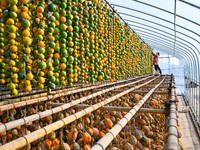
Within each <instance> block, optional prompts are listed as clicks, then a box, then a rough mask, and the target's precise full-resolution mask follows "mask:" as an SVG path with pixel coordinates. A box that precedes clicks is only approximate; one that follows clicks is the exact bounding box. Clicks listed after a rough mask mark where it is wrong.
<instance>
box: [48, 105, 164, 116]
mask: <svg viewBox="0 0 200 150" xmlns="http://www.w3.org/2000/svg"><path fill="white" fill-rule="evenodd" d="M63 104H64V103H51V102H49V103H47V105H48V106H52V107H58V106H62V105H63ZM89 106H91V105H85V104H80V105H75V106H73V107H74V108H78V109H84V108H87V107H89ZM131 109H132V108H131V107H117V106H103V107H101V108H99V110H109V111H125V112H128V111H130V110H131ZM138 112H139V113H155V114H165V112H166V110H165V109H152V108H140V109H139V110H138Z"/></svg>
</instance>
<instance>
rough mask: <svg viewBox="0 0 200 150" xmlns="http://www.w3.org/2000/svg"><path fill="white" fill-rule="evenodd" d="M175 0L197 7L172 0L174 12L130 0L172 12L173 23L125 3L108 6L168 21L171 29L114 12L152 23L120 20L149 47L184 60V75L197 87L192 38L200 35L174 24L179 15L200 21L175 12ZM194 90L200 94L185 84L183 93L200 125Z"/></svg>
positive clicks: (198, 53) (197, 53) (199, 55)
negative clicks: (177, 28) (187, 88)
mask: <svg viewBox="0 0 200 150" xmlns="http://www.w3.org/2000/svg"><path fill="white" fill-rule="evenodd" d="M106 1H107V0H106ZM177 1H179V2H182V3H184V4H186V5H190V6H192V7H194V8H197V9H199V10H200V7H199V6H197V5H195V4H192V3H190V2H187V1H185V0H175V4H174V12H170V11H168V10H165V9H162V8H160V7H157V6H155V5H152V4H149V3H150V2H149V3H147V2H142V1H139V0H131V1H130V2H133V3H134V2H135V3H138V4H141V5H145V6H147V7H151V8H154V9H155V10H159V11H162V12H164V13H167V14H170V15H172V16H173V17H174V22H172V21H170V20H167V19H165V18H160V17H158V16H155V15H152V14H151V13H147V12H144V11H141V10H137V9H134V8H129V7H125V6H121V5H118V4H111V5H112V6H115V7H116V8H117V7H119V8H123V9H126V10H130V11H133V12H137V13H139V14H143V15H147V16H150V17H153V18H156V19H158V20H161V21H164V22H167V23H169V24H171V25H173V28H170V27H169V26H167V25H163V24H160V23H158V22H155V21H152V20H150V19H147V18H141V17H139V16H134V15H132V14H127V13H124V12H118V13H117V14H118V15H119V16H120V15H122V16H123V17H124V16H129V17H131V18H134V19H135V18H136V19H138V20H139V21H140V20H141V21H145V22H149V23H151V24H148V25H146V24H144V23H142V22H139V21H135V20H130V19H123V21H124V22H125V24H126V25H129V27H130V26H131V27H133V29H134V30H135V31H136V34H137V35H139V36H141V37H140V39H142V40H144V41H145V42H144V43H145V44H146V42H148V43H147V45H149V46H152V48H158V49H159V50H161V51H163V52H166V53H170V54H171V55H173V56H175V57H177V58H179V59H181V60H182V61H183V62H184V74H185V77H187V79H189V80H190V81H192V82H194V83H196V84H197V85H198V86H200V75H199V74H200V63H199V59H200V50H199V49H198V48H197V47H196V46H195V45H196V44H198V46H200V42H199V40H197V39H196V38H195V37H192V35H196V36H198V37H200V34H199V33H197V32H195V31H193V30H192V29H189V28H187V27H184V26H183V25H180V24H177V23H176V18H181V19H183V20H184V21H187V22H189V23H191V24H194V25H198V26H200V24H199V23H198V22H196V21H193V20H190V19H189V18H186V17H184V16H181V15H179V14H176V3H177ZM112 6H111V7H112ZM112 8H113V7H112ZM114 11H115V10H114ZM120 17H121V16H120ZM121 18H122V17H121ZM127 22H128V23H129V24H128V23H127ZM131 23H134V24H131ZM153 25H157V26H159V27H162V28H165V29H168V30H170V31H173V32H174V34H171V33H168V32H166V30H162V29H161V28H159V29H158V28H155V26H153ZM131 27H130V28H131ZM176 27H179V28H180V29H183V30H185V31H187V32H189V33H190V34H192V35H187V34H186V33H184V32H181V31H177V30H176ZM159 32H161V33H159ZM176 33H178V34H179V35H182V37H184V38H188V39H191V40H192V41H194V42H195V45H194V44H193V43H191V42H190V41H189V40H185V39H183V38H182V37H180V36H179V35H177V34H176ZM157 45H159V46H157ZM166 48H167V49H166ZM195 93H199V95H200V88H199V89H197V88H193V90H186V87H185V96H186V98H187V100H188V102H189V103H190V106H191V109H192V111H193V114H194V116H195V119H196V120H197V122H198V124H199V126H200V111H199V112H198V110H200V103H199V105H197V101H200V97H197V94H196V95H194V94H195Z"/></svg>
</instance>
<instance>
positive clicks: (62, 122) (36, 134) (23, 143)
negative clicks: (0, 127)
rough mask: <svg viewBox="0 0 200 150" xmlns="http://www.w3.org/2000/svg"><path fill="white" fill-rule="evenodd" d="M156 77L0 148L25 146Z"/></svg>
mask: <svg viewBox="0 0 200 150" xmlns="http://www.w3.org/2000/svg"><path fill="white" fill-rule="evenodd" d="M156 78H158V77H155V78H153V79H152V80H150V81H148V82H146V83H143V84H141V85H138V86H136V87H133V88H131V89H128V90H126V91H124V92H122V93H119V94H117V95H115V96H112V97H110V98H107V99H106V100H104V101H102V102H100V103H97V104H94V105H92V106H90V107H88V108H86V109H84V110H82V111H79V112H77V113H75V114H73V115H70V116H68V117H66V118H64V119H61V120H59V121H56V122H54V123H52V124H50V125H47V126H45V127H43V128H40V129H38V130H36V131H34V132H32V133H30V134H27V135H25V136H24V137H20V138H18V139H16V140H13V141H11V142H9V143H6V144H5V145H2V146H1V147H0V150H5V149H6V150H15V149H19V148H22V147H24V146H26V145H27V144H29V143H32V142H33V141H35V140H38V139H40V138H42V137H44V136H45V135H47V134H49V133H51V132H52V131H55V130H58V129H60V128H62V127H63V126H65V125H67V124H69V123H71V122H73V121H75V120H77V119H79V118H81V117H83V116H85V115H86V114H88V113H91V112H93V111H95V110H97V109H98V108H100V107H102V106H104V105H106V104H108V103H110V102H112V101H114V100H115V99H117V98H119V97H121V96H123V95H125V94H127V93H129V92H131V91H133V90H135V89H137V88H140V87H142V86H144V85H146V84H148V83H150V82H151V81H153V80H155V79H156Z"/></svg>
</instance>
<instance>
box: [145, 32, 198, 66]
mask: <svg viewBox="0 0 200 150" xmlns="http://www.w3.org/2000/svg"><path fill="white" fill-rule="evenodd" d="M142 35H145V36H146V37H147V38H149V37H152V40H153V41H154V42H155V39H157V40H158V42H160V41H162V42H163V43H165V45H166V43H168V45H169V46H171V45H173V41H171V43H169V42H170V41H169V40H167V39H166V40H163V39H162V38H159V39H158V38H157V37H159V36H157V37H153V36H150V35H146V34H143V33H142ZM159 44H160V43H159ZM165 45H164V46H165ZM177 48H179V49H180V50H181V51H178V52H180V53H181V54H184V55H185V56H187V57H188V60H191V58H190V57H194V55H190V54H191V53H186V52H185V51H184V50H183V49H182V48H180V47H179V46H177ZM172 49H173V48H172ZM188 54H189V55H188ZM189 56H190V57H189ZM194 60H196V59H195V58H194ZM195 64H196V63H195ZM195 66H196V65H195Z"/></svg>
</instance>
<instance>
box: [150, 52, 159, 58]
mask: <svg viewBox="0 0 200 150" xmlns="http://www.w3.org/2000/svg"><path fill="white" fill-rule="evenodd" d="M151 53H152V55H153V56H156V57H159V55H157V54H155V53H154V52H153V50H151Z"/></svg>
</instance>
